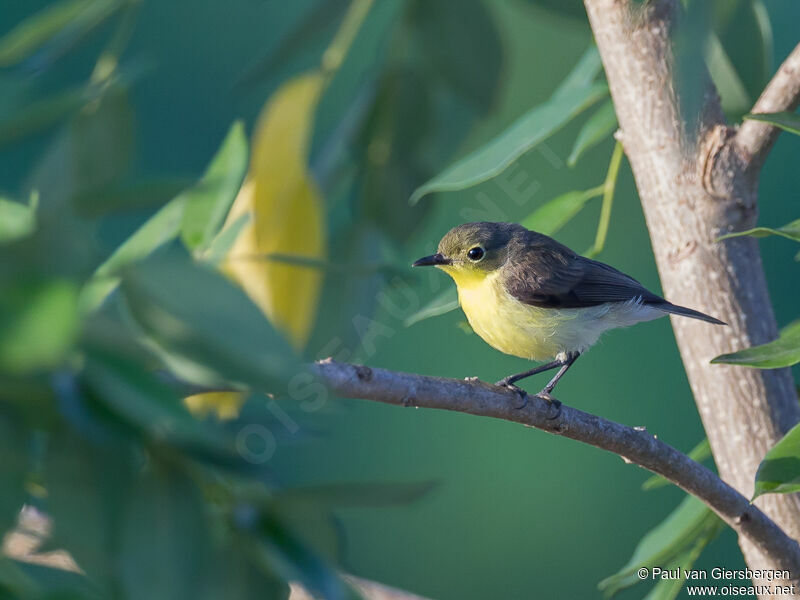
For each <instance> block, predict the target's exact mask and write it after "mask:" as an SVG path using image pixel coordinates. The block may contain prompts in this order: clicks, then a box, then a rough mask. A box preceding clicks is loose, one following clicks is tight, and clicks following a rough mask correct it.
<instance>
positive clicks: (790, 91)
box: [736, 44, 800, 169]
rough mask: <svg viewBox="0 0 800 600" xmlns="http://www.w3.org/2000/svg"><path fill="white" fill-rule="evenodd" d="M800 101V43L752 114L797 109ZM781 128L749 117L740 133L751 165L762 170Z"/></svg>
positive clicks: (738, 139)
mask: <svg viewBox="0 0 800 600" xmlns="http://www.w3.org/2000/svg"><path fill="white" fill-rule="evenodd" d="M798 104H800V44H797V46H795V48H794V50H792V52H791V53H790V54H789V56H787V57H786V60H784V61H783V64H782V65H781V66H780V68H779V69H778V71H777V72H776V73H775V75H773V77H772V80H771V81H770V82H769V83H768V84H767V87H765V88H764V91H763V92H762V93H761V96H760V97H759V99H758V100H756V103H755V104H754V105H753V108H752V109H751V110H750V112H751V113H755V114H759V113H775V112H783V111H789V112H791V111H794V110H795V109H796V108H797V106H798ZM780 132H781V130H780V129H779V128H778V127H775V126H774V125H770V124H769V123H764V122H762V121H752V120H746V121H745V122H744V123H742V125H741V127H739V131H738V132H737V134H736V145H737V146H738V147H739V149H740V150H742V154H744V157H745V160H746V161H747V164H748V167H749V168H751V169H758V168H760V167H761V165H762V164H763V163H764V159H765V158H766V157H767V154H769V151H770V150H771V149H772V145H773V144H774V143H775V140H776V139H777V138H778V134H780Z"/></svg>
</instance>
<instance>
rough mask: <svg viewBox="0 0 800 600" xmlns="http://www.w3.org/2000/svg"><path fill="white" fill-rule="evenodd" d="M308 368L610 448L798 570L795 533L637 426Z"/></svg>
mask: <svg viewBox="0 0 800 600" xmlns="http://www.w3.org/2000/svg"><path fill="white" fill-rule="evenodd" d="M312 369H313V371H314V373H315V374H316V375H317V376H318V377H319V378H320V380H321V381H322V382H323V383H325V385H327V386H328V387H329V388H330V389H331V390H332V391H333V392H335V393H336V394H338V395H340V396H344V397H349V398H360V399H364V400H374V401H377V402H384V403H386V404H395V405H399V406H415V407H422V408H438V409H443V410H451V411H456V412H462V413H468V414H472V415H478V416H483V417H492V418H495V419H503V420H506V421H513V422H515V423H521V424H523V425H528V426H530V427H535V428H537V429H541V430H542V431H547V432H549V433H554V434H556V435H561V436H564V437H568V438H571V439H574V440H578V441H580V442H584V443H586V444H590V445H592V446H596V447H597V448H602V449H603V450H608V451H609V452H613V453H614V454H618V455H619V456H621V457H622V459H623V460H625V461H626V462H631V463H635V464H637V465H639V466H641V467H644V468H645V469H647V470H649V471H652V472H653V473H657V474H658V475H661V476H662V477H665V478H666V479H668V480H669V481H671V482H672V483H674V484H675V485H677V486H678V487H680V488H681V489H683V490H684V491H686V492H688V493H690V494H692V495H694V496H696V497H697V498H699V499H700V500H702V501H703V502H704V503H705V504H707V505H708V506H709V507H710V508H711V509H712V510H713V511H714V512H715V513H717V514H718V515H719V516H720V518H722V519H723V520H724V521H725V522H726V523H727V524H728V525H730V526H731V528H733V529H734V530H735V531H736V532H737V533H739V534H740V535H742V536H745V537H747V538H748V539H750V540H751V542H752V543H754V544H755V545H756V546H758V547H759V549H760V550H761V551H762V552H763V553H764V555H766V556H768V557H769V558H770V559H771V560H772V561H773V564H775V565H778V567H777V568H781V569H787V570H789V572H790V573H791V574H792V577H797V576H798V575H800V545H798V543H797V542H796V541H795V540H793V539H791V538H790V537H789V536H787V535H786V534H785V533H784V532H783V531H782V530H781V529H780V527H778V526H777V525H776V524H775V523H774V522H772V520H770V519H769V517H767V516H766V515H765V514H764V513H763V512H761V510H759V509H758V508H757V507H756V506H754V505H752V504H750V502H749V501H748V500H747V498H745V497H744V496H742V495H741V494H740V493H739V492H737V491H736V490H735V489H733V488H732V487H731V486H729V485H728V484H727V483H725V482H724V481H722V480H721V479H720V478H719V477H717V475H715V474H714V473H713V472H712V471H710V470H709V469H707V468H706V467H704V466H703V465H700V464H698V463H696V462H694V461H693V460H691V459H690V458H689V457H687V456H686V455H685V454H682V453H681V452H679V451H678V450H676V449H675V448H673V447H672V446H670V445H668V444H665V443H664V442H662V441H660V440H659V439H657V438H656V437H655V436H654V435H653V434H651V433H648V432H647V431H646V430H644V429H641V428H636V429H634V428H632V427H628V426H625V425H620V424H619V423H615V422H613V421H608V420H606V419H603V418H602V417H598V416H595V415H592V414H589V413H585V412H583V411H580V410H577V409H575V408H570V407H568V406H563V405H562V406H561V407H560V409H555V408H554V406H553V405H552V404H550V403H548V402H547V401H545V400H542V399H540V398H538V397H535V396H529V397H528V398H527V403H524V406H520V405H521V404H523V403H521V402H520V398H519V397H518V396H517V395H516V394H515V393H513V392H511V391H506V390H504V389H502V388H498V387H496V386H493V385H490V384H487V383H484V382H482V381H477V380H465V381H462V380H458V379H444V378H440V377H426V376H423V375H415V374H410V373H398V372H394V371H387V370H385V369H376V368H371V367H364V366H358V365H351V364H347V363H340V362H336V361H334V360H332V359H326V360H323V361H319V362H317V363H314V365H313V366H312Z"/></svg>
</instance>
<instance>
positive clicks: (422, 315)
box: [405, 286, 458, 327]
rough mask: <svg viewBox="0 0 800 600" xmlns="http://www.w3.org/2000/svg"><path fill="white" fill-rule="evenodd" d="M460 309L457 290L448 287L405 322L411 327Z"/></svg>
mask: <svg viewBox="0 0 800 600" xmlns="http://www.w3.org/2000/svg"><path fill="white" fill-rule="evenodd" d="M457 308H458V292H457V291H456V288H454V287H451V286H448V288H447V289H446V290H445V291H443V292H442V293H441V294H439V295H438V296H436V297H435V298H434V299H433V300H431V301H430V302H428V303H427V304H426V305H425V306H423V307H422V308H420V309H419V310H418V311H417V312H415V313H414V314H412V315H411V316H409V317H408V318H407V319H406V320H405V326H406V327H411V326H412V325H413V324H414V323H418V322H419V321H424V320H425V319H430V318H431V317H438V316H439V315H443V314H445V313H449V312H450V311H453V310H455V309H457Z"/></svg>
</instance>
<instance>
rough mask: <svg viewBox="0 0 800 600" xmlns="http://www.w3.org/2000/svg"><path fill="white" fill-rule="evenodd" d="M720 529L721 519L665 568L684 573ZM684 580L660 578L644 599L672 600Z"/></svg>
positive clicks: (721, 526)
mask: <svg viewBox="0 0 800 600" xmlns="http://www.w3.org/2000/svg"><path fill="white" fill-rule="evenodd" d="M722 529H723V524H722V521H718V522H717V525H716V527H709V528H708V530H706V532H705V533H704V534H701V535H699V536H697V540H696V541H695V543H694V545H693V546H690V547H689V548H688V549H687V550H686V551H684V552H682V553H681V554H680V555H678V556H677V557H675V558H674V559H673V560H672V562H670V564H669V565H667V566H666V568H667V569H669V570H671V571H675V570H677V571H678V573H685V572H686V571H688V570H689V569H691V568H692V565H694V563H695V562H696V561H697V559H698V558H700V555H701V554H702V553H703V550H705V547H706V546H708V544H710V543H711V542H712V541H714V538H715V537H717V535H719V532H720V531H721V530H722ZM662 568H664V567H662ZM686 582H687V579H685V578H683V577H681V578H679V579H661V580H660V581H659V582H658V583H657V584H655V585H654V586H653V588H652V589H651V590H650V593H648V594H647V596H645V598H644V600H674V599H675V598H677V597H678V594H680V591H681V590H682V589H683V586H684V585H686Z"/></svg>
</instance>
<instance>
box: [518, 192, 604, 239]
mask: <svg viewBox="0 0 800 600" xmlns="http://www.w3.org/2000/svg"><path fill="white" fill-rule="evenodd" d="M602 194H603V187H602V186H600V187H597V188H592V189H591V190H585V191H572V192H567V193H566V194H561V195H560V196H558V197H556V198H553V199H552V200H549V201H548V202H545V203H544V204H543V205H541V206H540V207H539V208H537V209H536V210H535V211H533V212H532V213H531V214H530V215H528V216H527V217H525V218H524V219H523V220H522V221H521V223H520V224H521V225H523V226H524V227H527V228H528V229H532V230H533V231H538V232H539V233H543V234H545V235H553V234H554V233H556V232H557V231H558V230H559V229H561V228H562V227H563V226H564V225H566V224H567V223H568V222H569V221H570V220H571V219H572V218H573V217H574V216H575V215H577V214H578V213H579V212H580V211H581V209H582V208H583V207H584V206H586V203H587V202H588V201H589V200H591V199H592V198H597V197H598V196H601V195H602Z"/></svg>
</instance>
